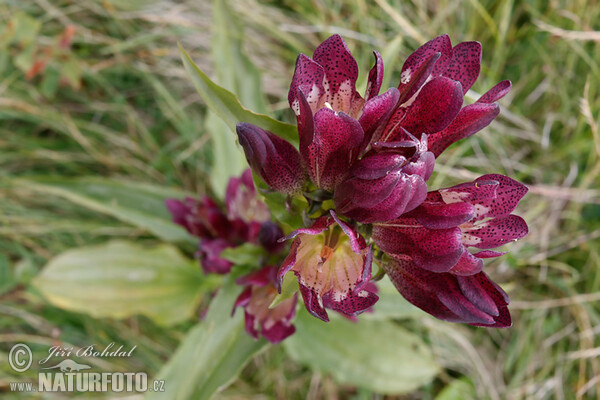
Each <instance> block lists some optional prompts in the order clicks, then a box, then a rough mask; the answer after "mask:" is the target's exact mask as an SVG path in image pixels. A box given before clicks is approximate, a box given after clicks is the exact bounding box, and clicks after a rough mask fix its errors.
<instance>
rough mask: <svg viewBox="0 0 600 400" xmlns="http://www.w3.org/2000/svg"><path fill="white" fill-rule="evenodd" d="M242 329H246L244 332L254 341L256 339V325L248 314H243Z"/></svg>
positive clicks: (253, 317)
mask: <svg viewBox="0 0 600 400" xmlns="http://www.w3.org/2000/svg"><path fill="white" fill-rule="evenodd" d="M244 317H245V320H244V327H245V328H246V332H247V333H248V335H250V336H252V337H253V338H254V339H258V330H257V326H256V325H257V324H256V317H255V316H254V315H252V314H250V313H249V312H247V311H246V312H245V313H244Z"/></svg>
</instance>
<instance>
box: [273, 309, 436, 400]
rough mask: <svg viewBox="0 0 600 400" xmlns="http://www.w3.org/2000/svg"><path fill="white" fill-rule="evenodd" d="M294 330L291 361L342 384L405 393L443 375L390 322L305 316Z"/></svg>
mask: <svg viewBox="0 0 600 400" xmlns="http://www.w3.org/2000/svg"><path fill="white" fill-rule="evenodd" d="M330 314H332V313H330ZM294 325H295V326H296V333H295V334H294V335H292V336H291V337H289V338H288V339H286V340H285V341H284V342H283V343H284V345H285V348H286V350H287V351H288V353H289V354H290V356H291V357H292V358H293V359H294V360H296V361H298V362H300V363H302V364H305V365H307V366H309V367H310V368H313V369H316V370H318V371H321V372H325V373H329V374H331V375H332V376H333V377H334V379H336V380H337V381H338V382H339V383H341V384H349V385H353V386H358V387H362V388H365V389H369V390H373V391H375V392H377V393H383V394H401V393H408V392H411V391H413V390H415V389H417V388H418V387H420V386H422V385H425V384H427V383H428V382H430V381H431V380H432V379H433V378H434V377H435V376H436V375H437V373H438V371H439V367H438V366H437V365H436V364H435V362H434V360H433V356H432V354H431V351H430V350H429V348H428V347H427V346H426V345H425V343H424V342H423V341H422V340H421V339H420V338H419V337H418V336H416V335H415V334H413V333H411V332H409V331H407V330H406V329H404V328H402V327H401V326H400V325H397V324H395V323H393V322H391V321H377V320H365V319H362V318H361V319H360V320H359V321H358V322H357V323H355V322H351V321H349V320H347V319H344V318H341V317H337V318H335V319H332V320H331V322H329V323H324V322H323V321H321V320H319V319H317V318H315V317H313V316H311V315H309V314H308V313H307V312H306V311H303V312H300V313H298V317H297V318H296V320H295V322H294Z"/></svg>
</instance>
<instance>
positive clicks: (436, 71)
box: [398, 35, 452, 100]
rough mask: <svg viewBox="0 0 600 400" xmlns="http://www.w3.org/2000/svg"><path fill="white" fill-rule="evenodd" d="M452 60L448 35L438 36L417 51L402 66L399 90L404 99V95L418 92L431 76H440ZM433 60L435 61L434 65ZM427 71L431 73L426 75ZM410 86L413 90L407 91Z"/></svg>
mask: <svg viewBox="0 0 600 400" xmlns="http://www.w3.org/2000/svg"><path fill="white" fill-rule="evenodd" d="M437 54H439V56H438V55H437ZM451 58H452V43H451V42H450V37H449V36H448V35H441V36H438V37H436V38H434V39H432V40H430V41H429V42H427V43H425V44H424V45H422V46H421V47H419V48H418V49H417V50H415V52H414V53H412V54H411V55H410V56H409V57H408V58H407V59H406V61H405V62H404V65H403V66H402V72H401V75H400V85H399V86H398V89H399V90H400V92H401V93H402V94H403V96H402V97H404V93H408V92H409V91H414V92H416V90H417V89H418V88H419V87H420V85H421V84H423V83H424V82H425V80H427V78H428V77H429V75H431V76H432V77H437V76H438V75H440V74H441V73H442V72H443V71H444V70H445V69H446V68H447V65H448V62H450V59H451ZM432 60H434V61H433V63H432ZM430 64H432V65H430ZM424 66H425V67H424ZM426 70H430V71H431V72H428V73H424V71H426ZM409 86H411V87H412V88H413V89H409V90H408V91H407V90H406V89H407V88H408V87H409ZM409 98H410V96H409V97H406V100H408V99H409Z"/></svg>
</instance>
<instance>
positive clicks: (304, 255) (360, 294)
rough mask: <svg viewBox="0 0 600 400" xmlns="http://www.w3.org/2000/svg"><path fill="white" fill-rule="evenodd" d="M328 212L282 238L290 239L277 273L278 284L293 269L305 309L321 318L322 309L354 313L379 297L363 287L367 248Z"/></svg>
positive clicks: (366, 276) (367, 272)
mask: <svg viewBox="0 0 600 400" xmlns="http://www.w3.org/2000/svg"><path fill="white" fill-rule="evenodd" d="M330 214H331V215H330V216H322V217H320V218H319V219H317V220H316V221H315V223H314V224H313V225H312V226H311V227H310V228H302V229H297V230H295V231H294V232H292V233H291V234H289V235H288V236H286V237H284V238H282V240H288V239H292V238H293V239H294V241H293V242H292V247H291V249H290V253H289V255H288V256H287V257H286V259H285V260H284V261H283V263H282V264H281V267H280V269H279V273H278V281H279V286H280V287H281V284H282V282H283V278H284V276H285V274H287V273H288V272H289V271H293V272H294V274H295V275H296V276H297V277H298V283H299V285H300V293H301V294H302V298H303V299H304V304H305V305H306V309H307V310H308V311H309V312H310V313H311V314H312V315H314V316H315V317H317V318H320V319H322V320H323V321H329V317H328V315H327V311H325V308H330V309H332V310H336V311H339V312H341V313H343V314H346V315H350V316H354V315H358V314H360V313H361V312H363V311H365V310H366V309H368V308H369V307H371V306H372V305H373V304H375V302H376V301H377V300H378V299H379V298H378V297H377V295H376V294H374V293H372V292H369V291H367V290H366V285H367V284H368V283H369V280H370V279H371V262H372V258H373V253H372V249H371V247H369V246H367V245H366V243H365V240H364V239H363V238H362V236H360V235H359V234H358V233H357V232H356V230H355V229H353V228H352V227H350V226H349V225H348V224H346V223H345V222H343V221H341V220H340V219H339V218H338V217H337V215H336V214H335V213H334V212H333V211H331V212H330Z"/></svg>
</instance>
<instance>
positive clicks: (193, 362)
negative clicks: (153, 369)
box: [148, 275, 267, 400]
mask: <svg viewBox="0 0 600 400" xmlns="http://www.w3.org/2000/svg"><path fill="white" fill-rule="evenodd" d="M234 280H235V277H234V276H231V275H230V276H229V277H228V278H227V279H226V282H225V284H224V285H223V287H222V288H221V290H220V291H219V294H218V295H217V296H216V297H215V298H214V299H213V300H212V302H211V305H210V309H209V311H208V314H207V316H206V318H205V319H204V320H203V321H201V322H200V323H199V324H198V325H197V326H196V327H194V328H193V329H192V330H191V331H190V332H189V333H188V335H187V336H186V338H185V339H184V340H183V342H182V343H181V345H180V346H179V348H178V349H177V352H176V353H175V354H174V355H173V357H172V358H171V360H170V361H169V362H168V363H167V365H165V367H164V368H163V369H162V371H160V373H159V374H158V377H157V379H163V380H164V381H165V391H164V392H162V393H159V392H154V393H149V396H148V398H149V399H165V400H184V399H186V400H187V399H193V400H203V399H209V398H211V397H212V395H213V394H214V393H216V392H217V391H219V390H222V389H223V388H225V387H226V386H227V385H228V384H229V383H231V381H232V380H233V379H235V377H236V376H237V375H238V373H239V372H240V370H241V369H242V367H243V366H244V365H245V364H246V362H248V360H249V359H250V358H251V357H252V356H253V355H254V354H256V353H258V352H259V351H261V350H262V349H264V348H265V347H266V346H267V342H266V341H265V340H264V339H260V340H254V339H253V338H251V337H250V336H249V335H248V334H246V331H245V330H244V316H243V312H237V313H236V314H235V315H234V316H233V317H231V310H232V308H233V304H234V302H235V299H236V297H237V296H238V294H239V292H240V288H239V287H238V286H236V285H235V283H234Z"/></svg>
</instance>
